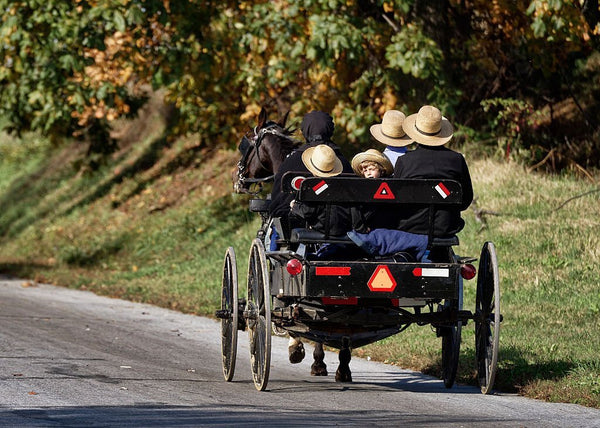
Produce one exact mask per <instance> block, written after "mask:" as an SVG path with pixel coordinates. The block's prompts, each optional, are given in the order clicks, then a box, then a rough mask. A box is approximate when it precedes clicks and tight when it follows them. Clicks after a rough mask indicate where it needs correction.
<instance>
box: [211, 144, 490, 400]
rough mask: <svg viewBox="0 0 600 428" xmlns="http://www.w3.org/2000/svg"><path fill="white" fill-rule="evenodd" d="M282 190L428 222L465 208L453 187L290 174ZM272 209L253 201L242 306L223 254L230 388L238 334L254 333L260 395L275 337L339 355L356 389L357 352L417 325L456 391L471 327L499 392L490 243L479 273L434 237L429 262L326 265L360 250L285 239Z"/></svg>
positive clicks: (230, 260)
mask: <svg viewBox="0 0 600 428" xmlns="http://www.w3.org/2000/svg"><path fill="white" fill-rule="evenodd" d="M256 141H259V142H260V139H256V138H255V142H256ZM255 150H256V151H258V147H255ZM240 176H241V174H240ZM282 188H283V189H284V190H285V191H288V192H293V193H295V198H296V200H298V201H303V202H306V203H311V204H323V205H325V206H329V205H330V204H339V205H348V206H351V205H356V204H380V205H381V206H383V207H384V208H389V209H401V208H402V206H410V207H412V208H414V207H419V206H420V207H427V208H428V210H429V213H430V219H433V214H434V212H435V210H436V209H439V208H442V207H448V206H451V205H453V204H455V205H458V204H460V201H461V197H462V193H461V187H460V184H459V183H458V182H456V181H453V180H447V179H444V180H429V179H428V180H406V179H393V178H392V179H365V178H358V177H344V176H337V177H330V178H319V177H303V176H299V175H297V174H294V173H293V172H292V173H286V174H285V175H284V178H283V183H282ZM268 204H269V199H251V200H250V211H252V212H256V213H258V214H260V216H261V217H262V225H261V227H260V229H259V230H258V233H257V237H256V239H254V241H253V242H252V245H251V248H250V255H249V260H248V274H247V292H246V293H243V294H244V295H243V296H240V291H239V287H238V273H237V262H236V254H235V251H234V248H233V247H230V248H228V249H227V251H226V254H225V262H224V267H223V278H222V297H221V308H220V309H219V310H217V312H216V315H217V317H218V318H220V319H221V328H222V354H223V355H222V357H223V373H224V377H225V379H226V380H227V381H231V380H232V378H233V375H234V370H235V363H236V353H237V335H238V331H240V330H245V329H247V330H248V335H249V341H250V354H251V358H250V359H251V369H252V376H253V380H254V384H255V387H256V389H258V390H261V391H262V390H264V389H265V388H266V387H267V382H268V379H269V371H270V357H271V333H272V329H273V330H274V331H275V332H287V333H289V335H290V336H293V337H301V338H306V339H308V340H311V341H314V342H316V343H317V344H322V345H327V346H330V347H333V348H336V349H339V350H340V356H339V357H340V367H339V368H338V371H339V370H340V369H345V370H346V371H347V375H346V376H345V380H350V379H351V377H350V376H349V374H350V371H349V368H348V363H349V361H350V353H351V349H353V348H357V347H361V346H364V345H367V344H370V343H373V342H376V341H378V340H381V339H384V338H386V337H389V336H391V335H394V334H396V333H398V332H401V331H404V330H405V329H406V328H408V327H409V326H410V325H412V324H417V325H420V326H424V325H430V326H432V327H433V329H434V330H435V332H436V334H437V336H438V337H440V338H441V348H442V358H441V361H442V377H443V381H444V384H445V386H446V387H448V388H450V387H452V385H453V384H454V381H455V378H456V372H457V367H458V359H459V353H460V343H461V328H462V326H463V325H465V324H466V323H467V322H468V321H470V320H472V321H474V323H475V344H476V346H475V350H476V363H477V372H478V378H479V384H480V386H481V391H482V392H483V393H486V394H487V393H490V392H491V391H492V387H493V383H494V377H495V374H496V367H497V360H498V346H499V329H500V322H501V315H500V311H499V309H500V302H499V300H500V291H499V279H498V266H497V260H496V252H495V247H494V245H493V243H492V242H485V243H484V244H483V247H482V250H481V255H480V257H479V266H478V269H477V270H476V269H475V267H474V266H473V265H472V264H471V263H473V262H474V261H475V260H477V259H475V258H461V257H458V256H457V255H456V254H455V253H454V250H453V247H454V246H457V245H458V244H459V241H458V238H457V237H456V236H453V237H447V238H443V239H440V238H436V237H433V236H432V233H430V237H429V238H430V239H429V256H428V260H427V261H426V262H423V261H415V260H412V259H411V258H410V256H408V255H406V254H396V255H393V256H389V257H385V258H383V257H379V258H376V257H372V256H368V255H367V254H366V253H360V252H359V251H357V252H354V253H353V252H352V251H350V252H349V254H354V256H352V257H350V256H349V257H347V258H340V257H339V256H337V257H333V258H331V259H328V258H323V257H317V256H315V252H316V249H317V248H319V247H321V246H323V245H338V246H345V247H346V248H351V246H352V245H354V244H353V242H352V241H351V240H350V239H346V238H344V237H341V238H340V237H331V236H328V234H327V233H320V232H316V231H314V230H312V229H304V228H296V229H293V230H285V226H283V225H281V224H277V221H276V219H272V218H270V217H269V214H268V209H267V208H268ZM274 220H275V221H274ZM273 227H277V228H278V229H279V233H280V236H279V238H278V241H277V244H278V245H277V247H278V248H277V250H274V251H272V250H269V248H270V245H269V239H270V237H271V229H272V228H273ZM432 229H433V228H432ZM476 272H477V273H476ZM475 276H477V281H476V282H477V290H476V304H475V310H474V312H471V311H469V310H465V309H464V308H463V305H462V299H463V278H465V279H472V278H474V277H475ZM336 379H337V378H336Z"/></svg>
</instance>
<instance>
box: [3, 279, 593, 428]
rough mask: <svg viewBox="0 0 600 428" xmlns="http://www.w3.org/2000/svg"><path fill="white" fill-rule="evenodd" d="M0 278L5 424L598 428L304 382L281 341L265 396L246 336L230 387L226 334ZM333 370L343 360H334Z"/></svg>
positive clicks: (404, 382)
mask: <svg viewBox="0 0 600 428" xmlns="http://www.w3.org/2000/svg"><path fill="white" fill-rule="evenodd" d="M23 285H24V283H23V281H21V280H14V279H9V278H7V277H1V276H0V326H1V328H0V426H44V427H54V426H66V427H70V426H77V427H80V426H86V427H105V426H106V427H108V426H110V427H118V426H128V427H156V426H160V427H165V426H173V427H188V426H189V427H195V426H233V425H238V424H243V425H245V426H263V425H269V426H299V425H300V426H323V425H344V426H357V425H358V426H366V425H370V426H399V425H405V426H419V427H436V426H445V427H446V426H450V427H453V426H456V427H459V426H461V427H462V426H465V427H477V426H488V427H489V426H494V427H586V428H587V427H594V426H595V427H600V411H598V410H593V409H589V408H585V407H581V406H577V405H570V404H551V403H544V402H539V401H535V400H528V399H525V398H522V397H517V396H513V395H494V396H483V395H481V394H480V393H479V391H478V390H477V389H476V388H471V387H464V386H459V387H454V388H453V389H451V390H446V389H445V388H444V386H443V383H442V382H441V381H440V380H438V379H434V378H431V377H427V376H424V375H422V374H420V373H414V372H411V371H405V370H401V369H399V368H397V367H392V366H388V365H385V364H379V363H374V362H368V361H365V360H362V359H359V358H354V359H353V360H352V362H351V368H352V371H353V377H354V380H355V381H354V383H352V384H338V383H335V381H334V380H333V376H332V375H330V376H328V377H326V378H316V377H311V376H310V375H309V371H310V369H309V367H310V363H311V362H310V359H309V358H307V359H306V360H305V361H304V362H302V363H301V364H299V365H291V364H289V362H287V355H286V350H287V343H286V340H285V339H283V338H279V337H275V338H274V342H273V366H272V368H271V377H270V381H269V387H268V390H267V391H265V392H258V391H256V390H255V389H254V386H253V384H252V381H251V375H250V370H249V358H248V348H247V343H246V342H247V338H246V334H245V333H241V335H240V343H239V349H238V360H237V362H238V364H237V369H236V374H235V377H234V381H233V382H231V383H227V382H225V381H224V380H223V376H222V374H221V362H220V359H221V357H220V348H219V346H220V345H219V343H220V342H219V340H220V339H219V324H218V323H217V322H215V321H213V320H209V319H206V318H201V317H196V316H190V315H184V314H181V313H178V312H173V311H169V310H165V309H161V308H157V307H154V306H149V305H142V304H136V303H131V302H126V301H122V300H116V299H109V298H104V297H98V296H95V295H94V294H92V293H89V292H83V291H75V290H69V289H65V288H60V287H54V286H50V285H43V284H38V285H34V286H27V287H25V286H23ZM325 361H326V362H327V364H328V366H329V368H330V371H331V372H334V371H335V369H336V367H337V355H336V354H334V353H327V355H326V360H325Z"/></svg>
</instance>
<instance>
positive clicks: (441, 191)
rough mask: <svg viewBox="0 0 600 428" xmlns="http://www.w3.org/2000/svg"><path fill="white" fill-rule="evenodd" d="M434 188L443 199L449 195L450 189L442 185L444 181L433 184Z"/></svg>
mask: <svg viewBox="0 0 600 428" xmlns="http://www.w3.org/2000/svg"><path fill="white" fill-rule="evenodd" d="M435 190H437V192H438V193H439V194H440V196H441V197H442V198H444V199H446V198H447V197H448V196H450V190H448V188H447V187H446V186H444V183H442V182H440V183H439V184H438V185H437V186H435Z"/></svg>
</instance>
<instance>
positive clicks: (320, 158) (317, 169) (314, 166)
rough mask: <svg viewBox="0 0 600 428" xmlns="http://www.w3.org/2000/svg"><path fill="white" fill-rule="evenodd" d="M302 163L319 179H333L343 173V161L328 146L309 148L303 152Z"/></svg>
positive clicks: (320, 145)
mask: <svg viewBox="0 0 600 428" xmlns="http://www.w3.org/2000/svg"><path fill="white" fill-rule="evenodd" d="M302 163H304V166H306V167H307V168H308V170H309V171H310V172H312V173H313V174H314V175H315V176H317V177H333V176H334V175H338V174H340V173H341V172H342V169H343V167H342V161H341V160H339V159H338V157H337V156H336V155H335V152H334V151H333V149H332V148H331V147H329V146H328V145H326V144H319V145H318V146H313V147H309V148H308V149H306V150H304V152H302Z"/></svg>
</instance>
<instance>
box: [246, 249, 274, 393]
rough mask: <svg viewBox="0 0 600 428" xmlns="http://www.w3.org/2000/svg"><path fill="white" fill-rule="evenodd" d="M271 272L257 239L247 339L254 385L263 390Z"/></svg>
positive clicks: (268, 343) (267, 364) (268, 340)
mask: <svg viewBox="0 0 600 428" xmlns="http://www.w3.org/2000/svg"><path fill="white" fill-rule="evenodd" d="M268 279H269V271H268V267H267V260H266V256H265V250H264V246H263V244H262V242H261V241H260V240H258V239H255V240H254V242H253V243H252V247H251V249H250V259H249V261H248V304H247V308H246V312H247V318H248V339H249V342H250V366H251V370H252V379H253V381H254V386H255V387H256V389H258V390H259V391H264V390H265V388H266V387H267V382H268V381H269V368H270V365H271V293H270V287H269V286H268Z"/></svg>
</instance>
